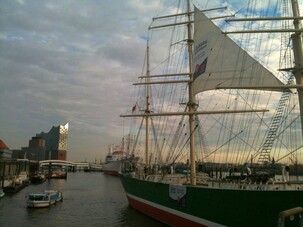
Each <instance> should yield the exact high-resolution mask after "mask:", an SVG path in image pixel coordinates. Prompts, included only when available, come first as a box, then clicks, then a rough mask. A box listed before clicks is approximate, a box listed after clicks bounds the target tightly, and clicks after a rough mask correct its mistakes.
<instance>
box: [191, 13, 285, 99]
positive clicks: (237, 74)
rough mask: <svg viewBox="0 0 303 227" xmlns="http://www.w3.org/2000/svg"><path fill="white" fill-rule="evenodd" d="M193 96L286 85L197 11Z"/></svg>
mask: <svg viewBox="0 0 303 227" xmlns="http://www.w3.org/2000/svg"><path fill="white" fill-rule="evenodd" d="M194 26H195V27H194V29H195V30H194V53H193V58H194V60H193V62H194V65H193V67H194V69H193V71H194V76H193V78H194V82H193V92H194V94H197V93H199V92H203V91H207V90H213V89H217V88H218V87H220V86H221V87H246V86H251V87H252V86H254V87H258V86H262V87H268V88H267V89H264V90H278V89H273V88H269V87H273V86H281V85H284V84H283V83H282V82H281V81H280V80H278V79H277V78H276V77H275V76H274V75H273V74H272V73H271V72H270V71H269V70H267V69H266V68H265V67H264V66H263V65H261V64H260V63H259V62H258V61H256V60H255V59H254V58H252V57H251V56H250V55H249V54H248V53H247V52H245V51H244V50H243V49H241V48H240V47H239V46H238V45H237V44H236V43H235V42H234V41H233V40H231V39H230V38H229V37H228V36H227V35H226V34H223V33H222V31H221V30H220V29H219V28H218V27H217V26H216V25H215V24H214V23H213V22H212V21H211V20H210V19H208V18H207V17H206V16H205V15H204V14H203V13H202V12H201V11H200V10H198V9H197V8H195V22H194Z"/></svg>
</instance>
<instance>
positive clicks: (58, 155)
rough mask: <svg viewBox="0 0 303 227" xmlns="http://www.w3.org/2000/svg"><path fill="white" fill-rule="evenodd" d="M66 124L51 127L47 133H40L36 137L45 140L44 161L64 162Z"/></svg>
mask: <svg viewBox="0 0 303 227" xmlns="http://www.w3.org/2000/svg"><path fill="white" fill-rule="evenodd" d="M67 135H68V123H66V124H65V125H58V126H53V127H52V128H51V130H50V131H49V132H47V133H45V132H41V133H39V134H36V137H39V138H42V139H44V140H45V159H46V160H47V159H52V160H66V153H67V138H68V136H67Z"/></svg>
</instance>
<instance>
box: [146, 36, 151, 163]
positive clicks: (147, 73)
mask: <svg viewBox="0 0 303 227" xmlns="http://www.w3.org/2000/svg"><path fill="white" fill-rule="evenodd" d="M146 82H147V83H149V82H150V70H149V42H148V41H147V50H146ZM149 97H150V84H147V85H146V110H145V114H146V116H145V127H146V131H145V164H146V167H149V164H150V163H149V162H148V160H149V159H148V153H149V152H148V150H149V113H150V108H149Z"/></svg>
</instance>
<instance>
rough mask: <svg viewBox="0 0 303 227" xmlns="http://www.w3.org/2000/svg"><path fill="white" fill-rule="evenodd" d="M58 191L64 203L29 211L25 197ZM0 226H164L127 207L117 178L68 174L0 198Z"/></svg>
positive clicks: (100, 174) (98, 174)
mask: <svg viewBox="0 0 303 227" xmlns="http://www.w3.org/2000/svg"><path fill="white" fill-rule="evenodd" d="M45 189H58V190H61V191H62V192H63V196H64V200H63V202H62V203H58V204H56V205H54V206H51V207H49V208H40V209H39V208H38V209H29V208H27V207H26V195H27V194H28V193H32V192H41V191H43V190H45ZM0 226H1V227H2V226H4V227H6V226H56V227H57V226H114V227H116V226H117V227H118V226H123V227H124V226H129V227H132V226H137V227H140V226H144V227H152V226H164V225H163V224H161V223H159V222H157V221H155V220H153V219H151V218H149V217H147V216H145V215H144V214H142V213H140V212H138V211H136V210H134V209H132V208H131V207H129V206H128V203H127V199H126V197H125V193H124V191H123V188H122V185H121V182H120V179H119V178H118V177H113V176H108V175H104V174H103V173H100V172H96V173H84V172H78V173H69V174H68V177H67V180H63V179H60V180H56V179H52V180H50V181H46V182H45V183H43V184H40V185H30V186H28V187H26V188H24V189H22V190H21V191H20V192H18V193H16V194H14V195H11V196H9V195H6V196H5V197H4V198H2V199H0Z"/></svg>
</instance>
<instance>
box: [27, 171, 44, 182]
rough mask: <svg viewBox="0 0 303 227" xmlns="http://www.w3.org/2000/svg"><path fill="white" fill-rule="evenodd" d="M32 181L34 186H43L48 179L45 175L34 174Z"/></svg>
mask: <svg viewBox="0 0 303 227" xmlns="http://www.w3.org/2000/svg"><path fill="white" fill-rule="evenodd" d="M30 180H31V183H32V184H42V183H43V182H44V181H45V180H46V178H45V175H44V174H41V173H34V174H32V175H31V177H30Z"/></svg>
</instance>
